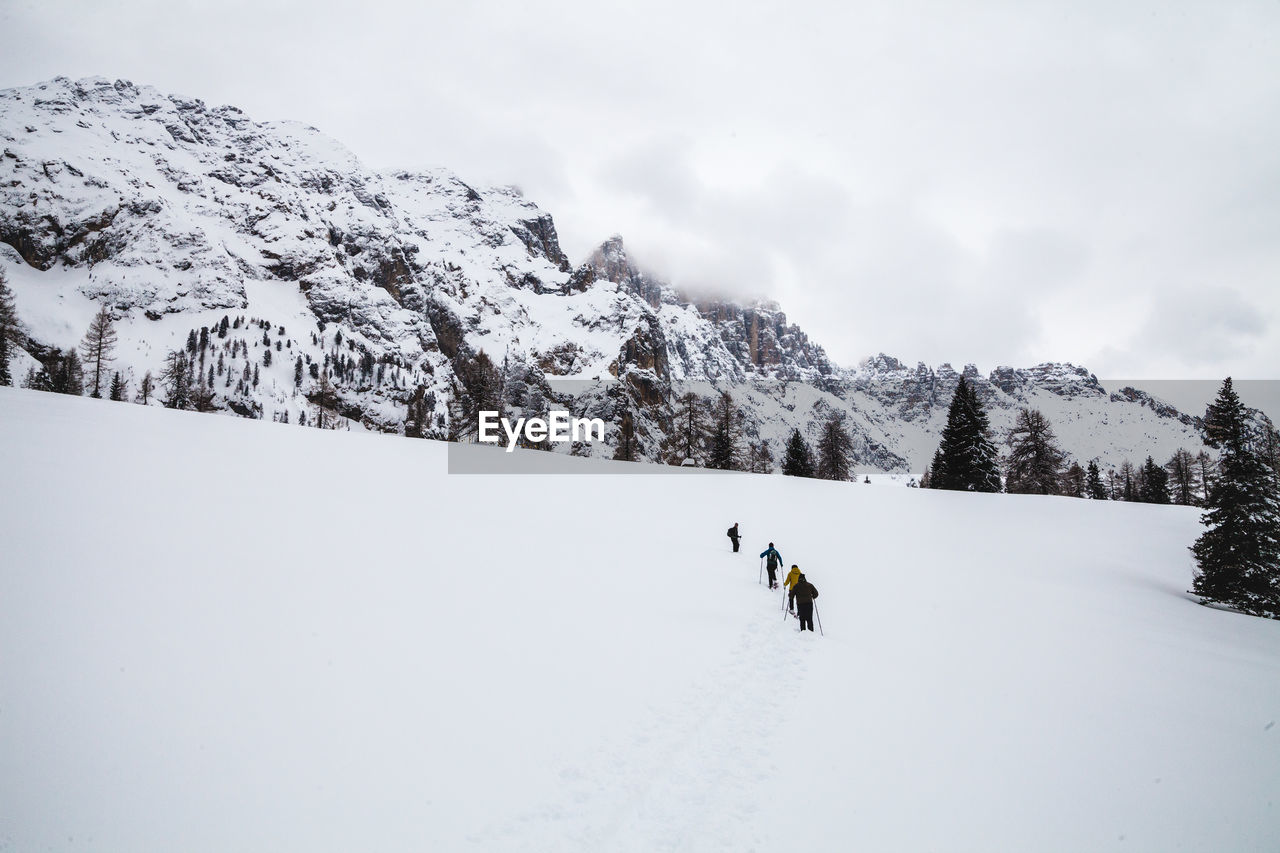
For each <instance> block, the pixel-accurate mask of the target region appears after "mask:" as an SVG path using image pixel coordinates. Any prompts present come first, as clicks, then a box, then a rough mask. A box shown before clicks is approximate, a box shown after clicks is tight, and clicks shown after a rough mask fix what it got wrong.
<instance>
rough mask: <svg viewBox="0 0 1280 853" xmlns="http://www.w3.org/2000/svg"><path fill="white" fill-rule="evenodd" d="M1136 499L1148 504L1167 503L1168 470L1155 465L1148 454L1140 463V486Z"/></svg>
mask: <svg viewBox="0 0 1280 853" xmlns="http://www.w3.org/2000/svg"><path fill="white" fill-rule="evenodd" d="M1138 500H1140V501H1142V502H1143V503H1149V504H1167V503H1169V472H1168V471H1166V470H1164V468H1163V467H1161V466H1160V465H1157V464H1156V462H1155V460H1154V459H1152V458H1151V457H1150V456H1148V457H1147V461H1146V462H1144V463H1143V464H1142V478H1141V487H1140V489H1139V491H1138Z"/></svg>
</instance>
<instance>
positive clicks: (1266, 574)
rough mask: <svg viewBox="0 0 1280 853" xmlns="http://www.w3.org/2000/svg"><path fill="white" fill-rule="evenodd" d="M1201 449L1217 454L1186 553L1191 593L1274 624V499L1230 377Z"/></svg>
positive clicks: (1277, 609) (1278, 611) (1277, 606)
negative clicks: (1192, 571) (1192, 572)
mask: <svg viewBox="0 0 1280 853" xmlns="http://www.w3.org/2000/svg"><path fill="white" fill-rule="evenodd" d="M1204 429H1205V443H1206V444H1208V445H1209V446H1210V447H1213V448H1217V449H1218V450H1219V451H1220V452H1221V455H1220V457H1219V460H1218V475H1217V477H1216V478H1215V479H1214V481H1213V484H1212V485H1211V487H1210V489H1209V497H1208V500H1207V501H1206V502H1205V506H1206V511H1205V513H1204V515H1203V516H1202V520H1203V522H1204V524H1205V526H1206V527H1208V528H1209V529H1208V530H1206V531H1205V532H1204V534H1203V535H1201V537H1200V538H1199V539H1197V540H1196V543H1195V545H1194V546H1192V549H1191V550H1192V553H1193V554H1195V558H1196V563H1197V564H1198V565H1199V568H1200V571H1199V574H1197V575H1196V578H1195V583H1194V591H1195V592H1196V594H1198V595H1201V596H1203V597H1204V598H1206V599H1209V600H1211V601H1218V602H1222V603H1224V604H1229V605H1231V606H1233V607H1236V608H1237V609H1239V610H1242V611H1244V612H1246V613H1252V614H1255V615H1259V616H1272V617H1277V618H1280V500H1278V498H1277V482H1276V475H1275V472H1274V470H1272V469H1271V468H1270V467H1269V466H1268V465H1266V463H1265V462H1264V461H1263V460H1262V459H1261V458H1260V456H1259V454H1258V453H1257V451H1256V449H1255V447H1254V441H1253V439H1254V437H1253V436H1252V435H1251V434H1250V432H1251V431H1250V428H1249V424H1248V419H1247V413H1246V412H1245V409H1244V406H1243V405H1242V404H1241V403H1240V398H1239V397H1238V396H1237V395H1236V393H1235V389H1234V388H1233V387H1232V383H1231V379H1230V377H1228V378H1227V379H1226V380H1225V381H1224V382H1223V383H1222V388H1221V389H1220V390H1219V391H1218V396H1217V398H1216V399H1215V400H1214V402H1213V403H1211V404H1210V405H1209V408H1208V410H1207V411H1206V412H1205V417H1204Z"/></svg>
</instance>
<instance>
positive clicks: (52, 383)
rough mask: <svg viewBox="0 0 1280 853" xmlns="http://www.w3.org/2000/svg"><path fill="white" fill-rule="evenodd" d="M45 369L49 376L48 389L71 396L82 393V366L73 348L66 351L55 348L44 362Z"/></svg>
mask: <svg viewBox="0 0 1280 853" xmlns="http://www.w3.org/2000/svg"><path fill="white" fill-rule="evenodd" d="M45 370H46V371H47V373H48V376H49V380H48V381H49V387H48V390H50V391H52V392H54V393H55V394H71V395H73V396H79V395H81V394H83V393H84V368H82V367H81V366H80V356H79V355H77V354H76V351H75V350H74V349H73V350H69V351H67V352H66V353H63V352H62V350H57V349H55V350H54V351H53V353H52V354H51V355H50V356H49V358H48V360H47V361H46V362H45Z"/></svg>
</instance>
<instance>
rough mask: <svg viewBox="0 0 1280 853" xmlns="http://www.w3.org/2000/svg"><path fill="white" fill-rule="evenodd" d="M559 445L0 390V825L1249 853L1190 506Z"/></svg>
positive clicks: (1227, 642)
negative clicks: (769, 559)
mask: <svg viewBox="0 0 1280 853" xmlns="http://www.w3.org/2000/svg"><path fill="white" fill-rule="evenodd" d="M455 452H457V450H456V449H455ZM461 452H470V453H495V452H497V453H500V451H493V450H490V449H487V448H463V449H462V451H461ZM503 455H505V454H503ZM512 456H515V457H526V458H530V459H536V460H537V462H541V461H542V460H543V459H545V458H547V457H545V456H544V455H537V454H525V453H521V452H517V453H516V454H512ZM575 463H577V464H580V465H582V466H584V468H583V470H584V471H585V470H591V471H593V472H595V473H596V474H597V475H596V476H537V475H522V476H457V475H454V476H450V475H448V474H446V473H445V470H446V465H447V462H446V448H445V446H444V445H441V444H436V443H433V442H424V441H410V440H405V439H397V438H393V437H387V436H376V435H362V434H355V433H345V434H343V433H330V432H321V431H317V430H310V429H303V428H300V427H297V426H285V425H277V424H270V423H262V422H249V421H239V420H236V419H231V418H210V417H204V416H200V415H195V414H191V413H184V412H170V411H167V410H164V411H161V410H156V409H150V408H143V407H140V406H134V405H126V404H118V403H108V402H105V401H94V400H89V399H86V398H68V397H61V396H58V395H50V394H39V393H37V392H30V391H23V390H16V389H10V388H0V470H4V471H6V488H5V489H4V490H3V491H2V492H0V539H2V540H3V543H4V546H3V550H2V551H0V804H3V805H2V806H0V849H6V847H7V848H8V849H14V850H44V849H54V850H71V849H86V848H87V849H99V850H130V851H152V850H154V851H161V850H174V849H181V850H185V851H205V850H208V851H215V850H217V851H223V850H233V849H234V850H239V851H269V850H307V851H328V850H333V851H338V850H352V849H367V850H375V849H377V850H422V849H432V850H529V851H543V850H568V851H579V850H580V851H594V850H635V851H642V850H693V851H701V850H735V851H741V850H758V851H765V850H786V849H810V850H832V851H837V850H850V849H874V850H940V849H945V850H975V851H977V850H988V851H989V850H1027V849H1036V850H1064V851H1065V850H1081V849H1090V850H1110V849H1114V850H1151V851H1165V850H1172V849H1187V850H1269V849H1275V848H1276V847H1277V846H1280V820H1277V815H1276V803H1277V801H1278V800H1280V773H1277V772H1276V768H1277V767H1280V727H1277V726H1275V725H1274V723H1275V721H1276V720H1277V719H1280V625H1277V624H1276V623H1274V622H1267V621H1263V620H1257V619H1251V618H1246V617H1241V616H1237V615H1234V614H1229V613H1223V612H1220V611H1215V610H1210V609H1208V608H1203V607H1199V606H1197V605H1195V604H1194V603H1192V602H1191V601H1190V600H1189V598H1188V597H1187V596H1186V595H1185V593H1184V592H1183V591H1184V590H1185V589H1186V588H1187V587H1188V586H1189V584H1190V579H1191V575H1190V572H1191V560H1190V556H1189V554H1188V552H1187V550H1186V547H1187V545H1189V544H1190V542H1191V541H1192V540H1193V539H1194V537H1195V535H1196V534H1197V531H1198V527H1199V525H1198V519H1197V514H1196V512H1194V511H1189V510H1185V509H1179V508H1169V507H1152V506H1143V505H1117V504H1098V503H1091V502H1086V501H1077V500H1071V499H1065V498H1064V499H1057V498H1048V499H1045V498H1040V499H1037V498H1026V497H1012V496H985V495H956V494H945V493H935V492H922V491H920V490H915V489H906V488H876V489H869V488H865V487H861V486H859V485H856V484H847V485H846V484H831V483H819V482H812V481H795V480H790V479H784V478H781V477H760V476H751V475H724V476H718V475H713V474H708V473H706V472H679V471H674V470H673V471H672V472H671V475H670V476H635V475H632V474H628V473H625V472H627V471H629V470H631V469H630V468H629V467H628V466H624V465H621V464H616V463H614V464H611V463H603V462H594V461H580V460H569V459H560V458H557V464H558V465H572V464H575ZM601 471H618V472H624V473H616V474H614V473H604V474H601V473H600V472H601ZM735 521H737V522H740V524H741V530H742V533H743V536H744V539H743V550H742V553H740V554H737V555H734V554H731V553H730V552H729V541H728V539H727V538H726V537H725V535H724V530H725V528H727V527H728V526H729V525H730V524H732V523H733V522H735ZM770 540H772V541H773V542H775V543H776V544H777V546H778V548H779V550H780V551H781V552H782V555H783V557H784V560H785V563H786V565H787V566H790V565H791V564H792V563H798V564H799V565H800V567H801V569H802V570H803V571H805V572H806V573H807V574H808V576H809V579H810V580H811V581H812V582H813V583H814V584H815V585H816V586H817V587H818V589H819V590H820V592H821V596H820V598H819V600H818V609H819V613H820V615H821V617H822V621H823V625H824V628H825V629H826V636H825V637H817V636H813V635H809V634H807V633H806V634H798V633H796V631H795V626H796V623H795V622H794V620H791V621H786V622H784V621H783V619H782V612H781V604H782V598H781V596H780V594H778V593H771V592H769V591H767V590H765V589H764V588H763V587H761V586H760V585H758V583H757V578H758V569H759V559H758V557H757V554H758V553H759V552H760V551H762V550H763V549H764V548H765V546H766V544H767V542H769V541H770Z"/></svg>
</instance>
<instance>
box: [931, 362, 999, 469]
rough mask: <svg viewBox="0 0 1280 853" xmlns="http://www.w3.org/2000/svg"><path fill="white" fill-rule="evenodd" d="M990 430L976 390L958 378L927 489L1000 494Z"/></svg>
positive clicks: (996, 458)
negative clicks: (929, 487)
mask: <svg viewBox="0 0 1280 853" xmlns="http://www.w3.org/2000/svg"><path fill="white" fill-rule="evenodd" d="M990 431H991V428H990V423H989V421H988V420H987V413H986V412H985V411H984V410H983V408H982V403H981V402H979V400H978V394H977V391H975V390H974V388H973V386H972V385H970V384H969V383H968V382H967V381H966V380H965V378H964V377H963V376H961V377H960V382H959V384H957V385H956V392H955V394H954V395H953V396H952V398H951V407H950V408H949V409H948V411H947V425H946V426H945V427H944V428H943V430H942V441H941V443H940V444H939V445H938V452H937V453H936V454H935V455H934V464H933V466H932V467H933V470H932V472H931V477H930V486H931V487H932V488H935V489H950V490H953V491H961V492H998V491H1000V487H1001V486H1000V470H999V467H998V461H997V460H998V456H997V453H996V447H995V445H994V444H993V443H992V442H991V436H990Z"/></svg>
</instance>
